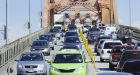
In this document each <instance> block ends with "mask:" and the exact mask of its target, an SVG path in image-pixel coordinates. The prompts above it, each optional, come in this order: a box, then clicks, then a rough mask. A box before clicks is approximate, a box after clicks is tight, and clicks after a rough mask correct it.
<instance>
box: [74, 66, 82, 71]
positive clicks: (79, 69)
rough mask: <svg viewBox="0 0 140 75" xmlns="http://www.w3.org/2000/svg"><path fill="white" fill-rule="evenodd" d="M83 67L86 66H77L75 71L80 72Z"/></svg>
mask: <svg viewBox="0 0 140 75" xmlns="http://www.w3.org/2000/svg"><path fill="white" fill-rule="evenodd" d="M83 68H84V66H82V67H80V68H77V69H75V72H80V71H81V70H82V69H83Z"/></svg>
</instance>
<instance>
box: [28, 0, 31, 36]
mask: <svg viewBox="0 0 140 75" xmlns="http://www.w3.org/2000/svg"><path fill="white" fill-rule="evenodd" d="M30 2H31V1H30V0H29V16H28V17H29V22H28V30H29V34H30V33H31V13H30V11H31V10H30V9H31V5H30V4H31V3H30Z"/></svg>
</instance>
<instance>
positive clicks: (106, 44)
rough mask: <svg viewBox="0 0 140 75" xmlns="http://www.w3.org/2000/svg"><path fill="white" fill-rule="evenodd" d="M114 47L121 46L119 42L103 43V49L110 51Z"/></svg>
mask: <svg viewBox="0 0 140 75" xmlns="http://www.w3.org/2000/svg"><path fill="white" fill-rule="evenodd" d="M114 45H122V44H121V43H120V42H108V43H105V45H104V49H112V47H113V46H114Z"/></svg>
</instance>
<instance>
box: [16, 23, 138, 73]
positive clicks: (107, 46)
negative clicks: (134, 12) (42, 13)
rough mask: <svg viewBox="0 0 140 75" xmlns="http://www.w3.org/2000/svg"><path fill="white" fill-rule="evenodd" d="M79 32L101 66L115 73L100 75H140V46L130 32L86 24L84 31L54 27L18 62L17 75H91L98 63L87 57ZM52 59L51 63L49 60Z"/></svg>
mask: <svg viewBox="0 0 140 75" xmlns="http://www.w3.org/2000/svg"><path fill="white" fill-rule="evenodd" d="M78 29H80V30H81V31H82V33H83V35H84V37H85V38H86V40H87V42H88V44H89V45H90V46H94V48H92V52H93V53H94V54H95V56H99V57H100V59H99V60H100V63H104V62H106V63H108V64H109V66H108V67H109V70H110V71H115V72H102V73H100V72H97V74H96V75H140V50H139V48H140V42H138V41H137V42H133V41H132V39H131V36H130V35H131V33H129V30H125V31H124V30H119V27H117V26H109V25H106V24H103V23H97V24H96V25H88V24H83V26H82V27H80V28H79V27H77V25H75V24H74V23H71V24H69V25H68V26H66V27H65V26H63V25H62V24H54V26H52V27H51V29H50V30H49V32H47V33H45V34H42V35H40V36H39V37H38V39H37V40H35V41H33V43H32V45H31V48H30V51H29V52H24V53H22V54H21V56H20V58H19V59H16V60H15V61H16V62H17V75H34V74H35V75H48V74H49V75H89V74H88V72H89V71H88V70H89V69H88V67H87V64H88V63H94V62H92V61H91V59H90V58H87V57H86V56H85V52H86V51H85V50H84V49H83V48H84V47H83V46H84V45H83V41H82V40H81V36H80V35H79V31H78ZM126 33H127V34H126ZM58 41H61V43H62V46H61V48H60V49H57V47H56V46H58ZM52 51H54V52H55V53H53V55H51V52H52ZM49 56H51V58H52V59H51V60H49V59H47V58H46V57H49ZM95 56H94V55H93V57H95ZM95 62H96V61H95ZM48 63H49V66H50V67H49V68H48V65H47V64H48ZM97 69H98V67H97ZM92 75H94V74H92Z"/></svg>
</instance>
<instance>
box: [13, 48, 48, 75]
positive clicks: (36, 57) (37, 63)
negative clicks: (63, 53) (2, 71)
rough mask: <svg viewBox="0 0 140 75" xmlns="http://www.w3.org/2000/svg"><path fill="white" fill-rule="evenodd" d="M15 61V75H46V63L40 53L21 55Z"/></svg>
mask: <svg viewBox="0 0 140 75" xmlns="http://www.w3.org/2000/svg"><path fill="white" fill-rule="evenodd" d="M16 61H17V75H28V74H29V75H31V74H41V75H47V61H46V59H45V58H44V55H43V54H42V52H39V51H33V52H26V53H23V54H22V55H21V57H20V59H19V60H16Z"/></svg>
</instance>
